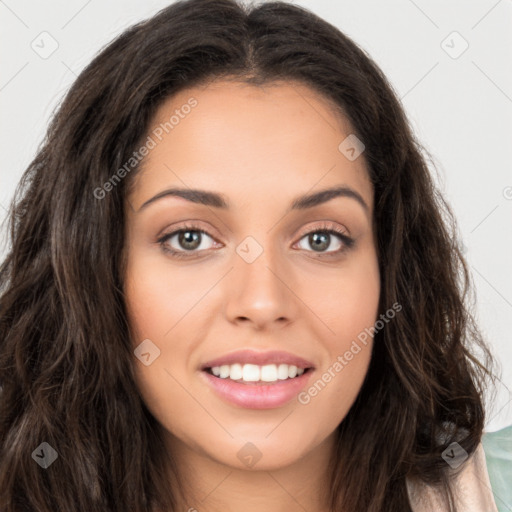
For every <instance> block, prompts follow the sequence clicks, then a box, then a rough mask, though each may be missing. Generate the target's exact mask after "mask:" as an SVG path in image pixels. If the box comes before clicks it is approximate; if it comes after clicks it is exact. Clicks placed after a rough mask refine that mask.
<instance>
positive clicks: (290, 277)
mask: <svg viewBox="0 0 512 512" xmlns="http://www.w3.org/2000/svg"><path fill="white" fill-rule="evenodd" d="M187 105H189V106H190V108H189V107H187ZM171 116H174V118H172V120H171V121H170V119H171ZM166 122H167V123H168V124H167V125H165V123H166ZM164 126H165V127H166V128H165V129H162V127H164ZM151 130H152V131H151V132H150V133H148V136H149V137H150V139H147V147H148V148H149V149H148V154H147V155H146V157H145V159H144V166H143V168H142V169H141V171H140V173H139V174H138V175H137V179H136V180H135V182H134V185H135V186H134V188H133V191H132V193H131V194H130V196H129V197H128V200H127V207H126V217H127V233H126V247H125V250H126V257H127V265H126V274H125V296H126V304H127V310H128V314H129V322H130V326H131V330H132V336H133V340H132V341H133V349H134V354H135V356H136V357H137V359H136V360H135V365H136V378H137V383H138V386H139V388H140V391H141V394H142V396H143V399H144V401H145V403H146V405H147V407H148V408H149V410H150V411H151V413H152V414H153V415H154V417H155V418H156V419H157V420H158V422H159V423H160V425H161V426H162V427H163V429H165V432H166V435H167V439H168V442H169V446H170V447H172V449H175V450H177V451H179V450H181V451H182V452H183V453H185V452H189V453H193V454H195V455H196V456H200V457H205V458H207V459H208V460H210V461H215V462H217V463H221V464H224V465H228V466H231V467H236V468H241V469H242V468H250V467H252V463H251V461H252V460H256V459H258V458H259V460H258V462H257V464H256V465H255V468H257V469H265V470H271V469H275V468H279V467H283V466H285V465H289V464H292V463H294V462H295V461H297V460H299V459H301V458H302V457H304V456H306V455H307V454H310V453H313V452H314V450H315V449H318V448H319V447H320V446H323V445H324V444H325V442H326V441H327V440H329V439H333V433H334V431H335V429H336V427H337V426H338V425H339V424H340V422H342V420H343V418H344V417H345V416H346V414H347V412H348V411H349V409H350V407H351V405H352V404H353V402H354V400H355V398H356V396H357V394H358V392H359V390H360V388H361V385H362V383H363V380H364V377H365V375H366V372H367V369H368V364H369V360H370V356H371V349H372V339H371V338H368V337H366V339H365V341H364V342H362V341H361V340H362V337H361V333H363V332H365V328H369V327H373V325H374V323H375V321H376V318H377V314H378V301H379V293H380V276H379V270H378V260H377V253H376V248H375V233H374V230H373V225H372V215H373V188H372V185H371V183H370V180H369V177H368V172H367V169H366V167H365V162H364V153H363V154H362V155H361V156H359V157H358V158H356V159H354V158H353V152H348V153H347V152H343V151H342V150H340V149H339V146H340V143H342V142H343V141H344V139H346V138H347V137H348V136H349V135H350V134H351V133H352V131H351V129H350V125H349V124H348V122H346V121H344V120H343V119H340V118H339V116H337V115H335V114H334V113H333V111H332V109H331V108H330V106H329V104H328V103H327V102H326V101H325V100H324V99H323V98H322V97H319V96H318V95H317V94H315V93H314V92H313V91H312V90H310V89H308V88H307V87H305V86H302V85H298V84H292V83H281V84H274V85H272V86H265V87H263V88H261V87H258V88H256V87H254V86H248V85H242V84H238V83H232V82H217V83H212V84H210V85H208V86H207V87H206V86H205V87H200V88H193V89H188V90H186V91H182V92H180V93H179V94H177V95H175V96H174V97H173V98H172V99H170V100H168V101H167V102H166V103H164V104H163V105H162V106H161V107H160V109H159V110H158V112H157V114H156V117H155V119H154V120H153V122H152V124H151ZM343 148H345V146H342V149H343ZM346 155H349V156H351V157H352V158H348V157H347V156H346ZM171 189H174V190H176V189H179V190H180V191H182V192H179V191H178V192H175V193H171V192H170V191H171ZM327 189H338V192H337V193H331V194H328V193H327V194H323V195H322V194H321V195H318V194H319V193H320V192H322V191H325V190H327ZM194 190H200V191H202V192H207V194H200V193H197V192H196V193H194V192H192V191H194ZM358 336H359V338H358ZM248 443H252V444H248ZM251 457H252V458H251Z"/></svg>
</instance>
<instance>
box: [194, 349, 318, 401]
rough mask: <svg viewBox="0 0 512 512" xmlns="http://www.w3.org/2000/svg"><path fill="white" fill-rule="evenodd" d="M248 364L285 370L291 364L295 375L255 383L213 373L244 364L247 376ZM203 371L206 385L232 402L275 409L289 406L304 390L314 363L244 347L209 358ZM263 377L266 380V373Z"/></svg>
mask: <svg viewBox="0 0 512 512" xmlns="http://www.w3.org/2000/svg"><path fill="white" fill-rule="evenodd" d="M247 366H250V367H254V368H252V369H251V370H254V371H255V369H256V367H258V366H259V367H263V368H267V369H269V367H271V366H275V367H276V368H277V367H281V369H283V367H287V368H288V370H290V369H292V370H290V371H291V375H290V374H289V376H288V378H287V377H285V376H284V375H281V376H280V377H279V378H278V379H277V380H274V379H275V375H274V376H273V377H272V376H270V377H269V378H268V380H270V379H273V380H272V382H268V383H267V382H262V381H261V380H257V381H255V382H251V380H253V379H249V380H248V381H247V380H245V381H244V380H243V379H240V380H232V379H231V378H229V377H226V375H224V376H223V377H224V378H222V377H221V376H220V375H215V374H214V373H213V372H212V368H213V369H214V371H215V373H217V374H218V373H219V369H223V370H224V369H226V368H228V367H231V369H233V367H243V368H244V378H245V377H246V376H245V369H246V367H247ZM200 370H201V372H200V374H201V378H202V379H203V381H204V382H205V384H206V385H207V386H208V387H210V388H212V389H213V390H214V391H215V393H216V394H217V395H218V396H219V397H220V398H221V399H222V400H224V401H226V402H228V403H229V404H231V405H235V406H238V407H243V408H246V409H272V408H276V407H281V406H283V405H286V404H287V403H289V402H290V401H291V400H292V399H293V398H295V397H296V396H297V394H298V393H300V391H301V390H303V389H304V387H305V386H306V384H307V383H308V382H309V380H310V379H311V375H312V374H313V371H314V365H313V363H311V362H310V361H308V360H306V359H304V358H302V357H299V356H296V355H294V354H290V353H288V352H282V351H272V352H256V351H253V350H241V351H237V352H233V353H231V354H227V355H225V356H222V357H219V358H217V359H212V360H210V361H207V362H206V363H204V364H202V365H201V367H200ZM292 375H293V376H292ZM261 377H262V379H263V380H265V379H264V378H263V375H262V376H261Z"/></svg>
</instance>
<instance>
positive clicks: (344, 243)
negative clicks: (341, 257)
mask: <svg viewBox="0 0 512 512" xmlns="http://www.w3.org/2000/svg"><path fill="white" fill-rule="evenodd" d="M333 238H334V240H333ZM302 240H304V241H305V244H307V245H309V246H310V247H313V251H312V252H316V253H319V254H320V255H322V254H326V255H329V256H333V255H338V254H341V253H343V252H345V251H347V250H348V249H350V248H351V247H352V246H353V245H354V239H352V238H350V237H349V236H348V235H347V234H346V232H345V231H343V230H342V229H341V228H338V227H337V226H331V225H326V224H324V225H323V226H320V227H318V228H316V229H314V230H311V231H308V232H307V233H306V234H305V235H303V236H302V238H301V241H302ZM333 242H334V249H333V250H330V251H327V250H326V249H328V248H329V247H331V246H332V245H333ZM299 244H300V242H299ZM300 248H301V249H306V247H304V245H300ZM306 250H307V249H306ZM310 252H311V251H310Z"/></svg>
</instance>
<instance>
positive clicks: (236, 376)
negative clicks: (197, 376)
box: [203, 363, 312, 386]
mask: <svg viewBox="0 0 512 512" xmlns="http://www.w3.org/2000/svg"><path fill="white" fill-rule="evenodd" d="M311 370H312V368H301V367H297V366H295V365H291V364H290V365H288V364H284V363H282V364H268V365H264V366H259V365H256V364H244V365H242V364H241V363H235V364H231V365H228V364H225V365H221V366H213V367H207V368H206V369H205V370H203V371H205V372H206V373H208V374H209V375H212V376H213V377H216V378H219V379H229V380H230V381H233V382H237V383H238V384H245V385H256V386H258V385H259V386H267V385H272V384H273V383H277V382H282V381H287V380H290V379H296V378H297V377H300V376H301V375H303V374H304V373H307V372H309V371H311Z"/></svg>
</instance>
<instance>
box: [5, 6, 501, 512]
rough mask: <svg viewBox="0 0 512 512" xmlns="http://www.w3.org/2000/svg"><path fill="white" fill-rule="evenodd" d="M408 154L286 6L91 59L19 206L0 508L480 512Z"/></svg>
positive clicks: (325, 31) (9, 265) (429, 197)
mask: <svg viewBox="0 0 512 512" xmlns="http://www.w3.org/2000/svg"><path fill="white" fill-rule="evenodd" d="M420 150H421V146H420V145H419V143H418V142H417V141H416V140H415V138H414V136H413V134H412V132H411V130H410V128H409V125H408V123H407V120H406V118H405V115H404V113H403V111H402V109H401V107H400V104H399V102H398V100H397V98H396V96H395V94H394V92H393V91H392V88H391V87H390V85H389V83H388V82H387V80H386V79H385V77H384V76H383V74H382V72H381V71H380V70H379V69H378V67H377V66H376V65H375V63H373V61H372V60H371V59H370V58H369V57H368V56H367V55H366V54H365V53H364V52H363V51H362V50H361V49H359V48H358V47H357V46H356V45H355V44H354V43H353V42H352V41H351V40H350V39H349V38H347V37H346V36H344V35H343V34H342V33H340V32H339V30H337V29H336V28H335V27H333V26H331V25H329V24H328V23H326V22H325V21H323V20H321V19H320V18H318V17H316V16H314V15H313V14H311V13H310V12H308V11H306V10H305V9H302V8H299V7H296V6H293V5H291V4H287V3H268V4H263V5H261V6H260V7H256V8H253V9H249V8H246V7H243V6H242V5H240V4H237V3H236V2H235V1H232V0H214V1H208V2H206V1H205V0H189V1H183V2H177V3H175V4H173V5H171V6H169V7H168V8H167V9H164V10H163V11H161V12H160V13H158V14H157V15H156V16H154V17H153V18H151V19H149V20H147V21H145V22H142V23H139V24H137V25H135V26H134V27H132V28H130V29H129V30H127V31H126V32H125V33H123V34H122V35H121V36H120V37H118V38H117V39H116V40H115V41H114V42H112V43H111V44H110V45H109V46H108V47H107V48H105V49H104V50H103V51H102V52H101V53H100V54H99V55H98V56H97V57H96V58H95V59H94V60H93V62H92V63H91V64H90V65H89V66H88V67H87V68H86V69H85V70H84V71H83V73H82V74H81V75H80V76H79V78H78V79H77V81H76V83H75V84H74V85H73V87H72V88H71V90H70V91H69V93H68V95H67V97H66V99H65V101H64V102H63V104H62V105H61V107H60V109H59V112H58V113H57V114H56V116H55V118H54V120H53V121H52V123H51V125H50V127H49V131H48V136H47V139H46V141H45V144H44V145H43V147H42V148H41V150H40V151H39V153H38V154H37V156H36V157H35V159H34V160H33V162H32V163H31V165H30V166H29V168H28V169H27V170H26V172H25V174H24V177H23V180H22V183H21V185H20V189H19V191H18V196H17V200H16V201H15V203H14V204H13V206H12V212H11V217H10V220H11V235H12V239H11V242H12V248H11V250H10V252H9V254H8V256H7V258H6V260H5V262H4V263H3V266H2V267H1V274H0V275H1V282H2V296H1V301H0V305H1V309H0V311H1V317H0V334H1V340H2V345H1V347H0V371H1V373H0V383H1V385H2V388H3V389H2V404H1V406H0V407H1V417H2V423H1V427H0V429H1V436H0V439H1V440H2V444H1V461H2V462H1V469H2V470H1V473H0V502H1V503H2V505H3V510H5V511H6V512H14V511H16V512H20V511H24V510H38V511H45V512H46V511H50V510H56V509H62V510H77V511H82V510H83V511H90V510H95V511H96V510H97V511H113V510H119V511H121V510H122V511H126V510H133V511H149V510H151V511H156V512H166V511H170V510H173V511H174V510H199V511H201V510H218V509H221V508H222V509H227V510H231V509H232V510H235V509H236V510H239V509H241V508H243V509H244V510H245V511H252V510H260V509H261V508H263V507H264V508H265V509H266V510H270V511H273V510H282V509H285V508H286V509H288V508H290V506H293V507H301V508H303V509H305V510H308V511H310V512H316V511H318V512H326V511H336V512H338V511H375V512H377V511H395V510H397V511H406V510H414V511H419V510H440V509H442V510H458V511H467V510H470V508H469V507H470V506H473V504H471V500H475V499H480V500H485V505H486V507H487V508H486V510H495V508H493V507H495V505H494V501H493V499H492V493H491V491H490V488H489V485H488V477H487V473H486V468H485V462H484V461H483V460H482V456H481V455H482V451H481V445H480V439H481V436H482V430H483V426H484V407H483V403H482V395H483V392H484V389H485V382H486V379H485V378H486V377H487V376H490V375H491V373H490V371H489V370H487V368H489V363H490V354H489V351H488V349H487V347H486V345H485V343H484V342H483V341H482V339H481V336H480V333H479V331H478V329H477V327H476V325H475V324H474V321H473V318H472V317H471V315H470V313H469V311H468V309H467V308H466V305H465V296H466V292H467V289H468V286H469V277H468V272H467V268H466V265H465V262H464V260H463V257H462V255H461V252H460V249H459V246H458V243H455V242H454V241H453V240H454V239H453V238H452V236H453V233H454V227H453V218H452V216H451V213H450V210H449V208H448V206H447V205H446V204H445V203H444V201H443V199H442V197H441V196H440V195H439V193H438V192H437V191H436V189H435V187H434V185H433V183H432V180H431V178H430V175H429V172H428V168H427V165H426V162H425V159H424V157H423V156H422V155H421V151H420ZM473 347H475V348H477V349H479V350H480V353H481V354H482V357H483V360H482V361H481V362H480V361H479V360H477V359H476V357H475V356H474V355H473V352H472V351H473ZM471 475H473V476H471ZM471 479H472V480H471ZM468 482H469V483H470V484H471V488H470V490H469V492H468ZM474 510H477V509H474Z"/></svg>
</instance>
